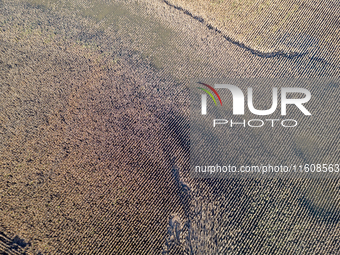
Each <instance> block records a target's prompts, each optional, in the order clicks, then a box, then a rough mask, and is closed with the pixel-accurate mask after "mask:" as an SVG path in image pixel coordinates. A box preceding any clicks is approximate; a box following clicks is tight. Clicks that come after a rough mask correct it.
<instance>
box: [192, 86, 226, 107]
mask: <svg viewBox="0 0 340 255" xmlns="http://www.w3.org/2000/svg"><path fill="white" fill-rule="evenodd" d="M197 83H198V84H202V85H204V86H206V87H207V88H209V89H210V90H211V91H212V92H214V94H215V95H216V96H217V98H218V100H219V101H220V104H221V105H222V100H221V98H220V95H219V94H218V93H217V91H216V90H215V89H214V88H213V87H211V86H210V85H208V84H205V83H203V82H197ZM197 88H198V89H200V90H203V91H204V92H206V93H207V94H208V95H209V96H210V97H211V98H212V100H214V103H215V105H217V103H216V100H215V97H214V95H213V94H211V92H210V91H209V90H207V89H203V88H200V87H197Z"/></svg>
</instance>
